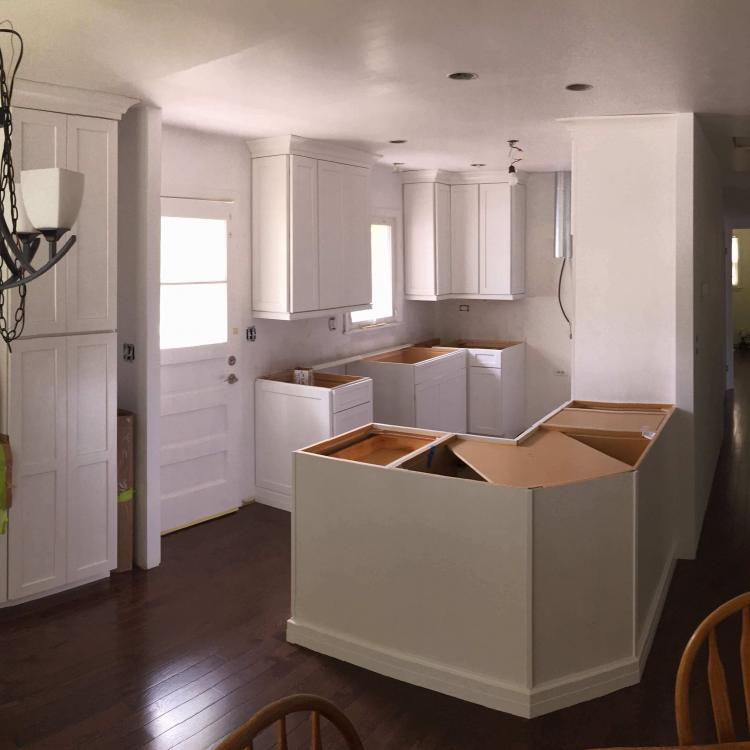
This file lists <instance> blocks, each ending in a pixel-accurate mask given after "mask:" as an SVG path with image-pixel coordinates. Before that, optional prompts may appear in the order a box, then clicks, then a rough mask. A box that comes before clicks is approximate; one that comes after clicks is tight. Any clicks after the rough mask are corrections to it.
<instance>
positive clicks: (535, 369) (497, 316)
mask: <svg viewBox="0 0 750 750" xmlns="http://www.w3.org/2000/svg"><path fill="white" fill-rule="evenodd" d="M554 244H555V175H554V174H553V173H541V172H540V173H535V174H529V175H527V183H526V296H525V297H524V298H523V299H522V300H516V301H513V302H498V301H491V300H467V301H466V303H462V302H461V301H460V300H446V301H444V302H440V303H438V322H437V325H438V331H439V333H440V336H441V337H442V338H443V340H444V341H450V340H452V339H456V338H463V337H472V338H491V339H498V338H499V339H516V340H525V341H526V408H525V414H526V423H527V424H532V423H533V422H534V421H536V420H538V419H540V418H541V417H543V416H544V415H545V414H548V413H549V412H550V411H552V409H554V408H555V407H556V406H558V405H560V404H561V403H563V402H565V401H567V400H568V399H569V398H570V364H571V340H570V338H569V333H568V324H567V323H566V322H565V319H564V318H563V316H562V313H561V312H560V307H559V305H558V302H557V283H558V279H559V276H560V269H561V266H562V261H561V260H557V259H556V258H555V257H554ZM574 256H575V250H574ZM574 262H575V259H574ZM572 292H573V288H572V274H571V266H570V264H567V266H566V269H565V273H564V276H563V294H562V297H563V304H564V305H565V308H566V312H567V313H568V316H569V317H572V312H573V293H572ZM416 304H421V305H426V306H429V305H431V304H432V303H429V302H421V303H416ZM461 304H469V312H459V305H461ZM560 373H562V374H560Z"/></svg>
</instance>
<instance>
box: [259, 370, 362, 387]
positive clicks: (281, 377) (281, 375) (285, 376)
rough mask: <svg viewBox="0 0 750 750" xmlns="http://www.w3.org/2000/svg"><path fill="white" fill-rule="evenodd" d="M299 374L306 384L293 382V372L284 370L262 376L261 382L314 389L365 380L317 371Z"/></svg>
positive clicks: (304, 371)
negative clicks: (293, 384)
mask: <svg viewBox="0 0 750 750" xmlns="http://www.w3.org/2000/svg"><path fill="white" fill-rule="evenodd" d="M301 372H303V373H305V377H306V378H307V381H308V382H305V383H298V382H297V381H296V380H295V375H294V373H295V371H294V370H284V372H276V373H273V374H271V375H264V376H263V377H262V378H260V379H261V380H273V381H275V382H277V383H297V385H311V386H314V387H315V388H339V387H340V386H342V385H351V384H352V383H360V382H362V381H363V380H367V378H365V377H362V376H361V375H336V374H334V373H330V372H318V371H317V370H310V369H307V368H302V370H301Z"/></svg>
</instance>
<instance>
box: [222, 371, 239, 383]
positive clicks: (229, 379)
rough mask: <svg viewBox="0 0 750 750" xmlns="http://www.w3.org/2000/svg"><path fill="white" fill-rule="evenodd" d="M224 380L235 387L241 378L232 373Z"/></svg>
mask: <svg viewBox="0 0 750 750" xmlns="http://www.w3.org/2000/svg"><path fill="white" fill-rule="evenodd" d="M224 380H226V381H227V383H229V385H234V384H235V383H236V382H237V381H238V380H239V378H238V377H237V376H236V375H235V374H234V373H233V372H230V373H229V375H227V376H226V378H224Z"/></svg>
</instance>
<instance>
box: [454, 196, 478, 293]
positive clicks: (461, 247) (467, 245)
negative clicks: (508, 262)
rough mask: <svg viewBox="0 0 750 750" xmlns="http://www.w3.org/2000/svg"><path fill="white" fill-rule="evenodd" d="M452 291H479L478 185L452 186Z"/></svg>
mask: <svg viewBox="0 0 750 750" xmlns="http://www.w3.org/2000/svg"><path fill="white" fill-rule="evenodd" d="M451 293H452V294H478V293H479V185H452V186H451Z"/></svg>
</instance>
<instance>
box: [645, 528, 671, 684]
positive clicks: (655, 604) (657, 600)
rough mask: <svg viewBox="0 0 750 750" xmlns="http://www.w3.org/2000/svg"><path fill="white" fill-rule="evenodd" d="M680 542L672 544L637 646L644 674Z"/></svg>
mask: <svg viewBox="0 0 750 750" xmlns="http://www.w3.org/2000/svg"><path fill="white" fill-rule="evenodd" d="M678 544H679V542H678V540H675V542H674V543H673V544H672V549H671V551H670V554H669V556H668V558H667V562H666V564H665V565H664V569H663V570H662V572H661V577H660V578H659V584H658V586H657V588H656V593H655V594H654V596H653V597H652V598H651V604H650V605H649V608H648V614H647V615H646V621H645V624H644V626H643V631H642V632H641V634H640V637H639V638H638V643H637V644H636V649H637V650H636V654H637V655H638V669H639V671H640V672H641V674H642V673H643V670H644V669H645V668H646V661H647V660H648V655H649V653H650V652H651V646H652V644H653V642H654V636H655V635H656V629H657V628H658V627H659V621H660V620H661V615H662V612H663V610H664V604H665V603H666V601H667V594H668V593H669V585H670V583H671V582H672V575H673V574H674V569H675V566H676V565H677V548H678Z"/></svg>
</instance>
